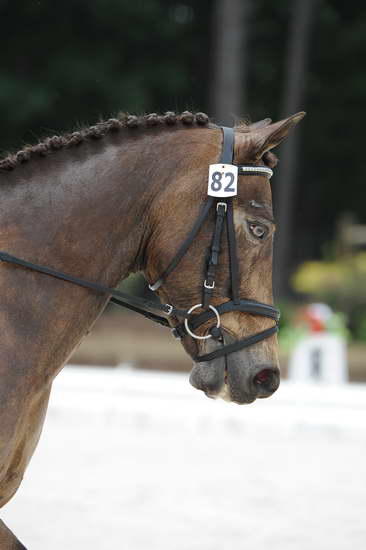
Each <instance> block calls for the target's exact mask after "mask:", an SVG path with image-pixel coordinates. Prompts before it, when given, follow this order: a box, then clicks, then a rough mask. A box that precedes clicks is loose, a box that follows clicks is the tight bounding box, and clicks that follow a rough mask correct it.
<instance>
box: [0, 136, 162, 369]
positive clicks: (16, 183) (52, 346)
mask: <svg viewBox="0 0 366 550" xmlns="http://www.w3.org/2000/svg"><path fill="white" fill-rule="evenodd" d="M151 138H152V136H151V134H150V135H148V134H146V135H142V136H141V135H140V136H136V137H133V138H132V139H131V138H130V139H127V140H126V139H125V140H124V139H123V135H122V136H120V137H119V138H115V139H112V138H111V139H107V140H105V142H104V143H103V144H102V143H100V142H98V143H95V144H93V143H91V144H88V145H83V146H80V147H79V148H78V149H77V150H65V151H58V152H57V153H55V154H54V155H50V156H49V157H48V158H46V159H40V160H39V161H33V163H32V162H31V163H30V164H29V166H27V167H26V166H24V167H19V168H17V169H16V170H15V171H14V173H12V174H10V175H9V176H7V177H6V178H4V182H3V183H2V201H1V205H0V249H1V250H6V251H8V252H9V253H10V254H13V255H16V256H20V257H22V258H24V259H27V260H29V261H31V262H34V263H40V264H43V265H47V266H49V267H52V268H54V269H58V270H60V271H64V272H66V273H70V274H73V275H75V276H78V277H82V278H87V279H89V280H93V281H97V282H99V283H102V284H104V285H107V286H114V285H116V284H117V283H118V281H119V280H120V279H121V278H123V277H125V276H126V275H127V274H128V272H129V271H131V270H134V269H136V268H138V267H139V264H140V262H141V258H142V257H143V251H144V246H145V243H146V240H147V238H148V218H149V209H150V207H151V205H152V204H153V202H154V197H155V196H156V195H157V194H158V192H159V186H162V185H164V178H163V177H160V179H159V174H160V169H159V163H158V162H157V160H156V159H157V158H158V157H159V151H160V150H161V151H163V150H164V151H165V152H166V153H167V151H168V149H169V133H165V132H164V133H163V132H162V133H161V134H157V135H156V136H154V138H153V145H152V139H151ZM152 155H153V156H152ZM161 156H162V157H163V156H164V155H163V154H162V155H161ZM161 173H162V172H161ZM167 174H168V175H169V177H171V173H170V171H168V172H167ZM160 175H161V174H160ZM0 294H1V295H2V297H4V296H5V299H3V305H4V307H3V308H2V311H3V313H2V314H1V313H0V325H1V321H3V323H4V324H5V325H6V326H5V334H14V333H15V334H16V338H12V340H11V342H10V337H9V338H8V341H7V344H6V345H8V346H9V349H8V353H9V357H10V356H11V357H12V358H13V359H14V355H13V354H14V352H15V348H16V353H17V354H18V350H20V349H21V348H20V347H19V344H21V343H22V342H23V341H27V346H28V347H27V353H26V356H23V355H22V353H20V351H19V353H20V355H21V357H23V359H24V360H25V361H28V364H29V357H30V356H32V355H31V354H32V347H33V348H37V346H38V348H37V349H40V347H39V346H40V345H41V342H47V345H48V350H47V353H45V349H44V347H43V348H42V352H43V356H42V357H43V360H42V362H43V366H41V365H38V367H39V368H41V369H42V370H43V374H44V368H45V367H46V368H47V369H48V370H49V372H50V374H51V376H52V375H53V374H54V373H55V372H56V371H57V370H58V368H60V366H61V365H62V364H63V363H64V362H65V360H66V359H67V357H68V356H69V355H70V353H71V352H72V350H73V349H74V347H75V346H76V345H77V344H78V343H79V341H80V340H81V338H82V337H83V336H84V335H85V334H86V333H87V331H88V330H89V328H90V326H91V324H92V323H93V322H94V320H95V319H96V318H97V316H98V315H99V313H100V312H101V311H102V309H103V307H104V306H105V304H106V302H107V298H106V297H105V296H100V295H98V294H93V293H92V292H90V291H88V290H85V289H83V288H80V287H78V286H75V285H72V284H69V283H64V282H61V281H58V280H55V279H53V278H51V277H47V276H46V275H40V274H36V273H31V272H29V271H27V270H25V269H22V268H16V267H14V266H12V265H5V264H1V265H0ZM20 296H21V300H20V302H19V301H18V300H19V297H20ZM1 316H3V319H1ZM19 318H22V321H23V323H22V326H21V327H19ZM60 339H61V343H60ZM5 347H6V346H5ZM41 347H42V346H41ZM6 356H7V352H6V349H5V351H4V353H3V360H4V361H6ZM21 357H20V358H19V360H20V361H22V359H21ZM1 362H2V361H0V363H1ZM0 367H1V364H0ZM32 367H34V365H32ZM29 368H30V367H29Z"/></svg>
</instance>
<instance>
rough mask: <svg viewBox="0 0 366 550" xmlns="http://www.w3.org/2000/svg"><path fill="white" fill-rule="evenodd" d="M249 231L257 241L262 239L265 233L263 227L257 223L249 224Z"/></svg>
mask: <svg viewBox="0 0 366 550" xmlns="http://www.w3.org/2000/svg"><path fill="white" fill-rule="evenodd" d="M249 229H250V231H251V232H252V233H253V235H254V237H257V239H263V237H264V236H265V234H266V232H267V231H266V228H265V227H263V225H259V224H257V223H251V224H249Z"/></svg>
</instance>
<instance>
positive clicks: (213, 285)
mask: <svg viewBox="0 0 366 550" xmlns="http://www.w3.org/2000/svg"><path fill="white" fill-rule="evenodd" d="M203 286H204V287H205V288H207V289H208V290H212V289H213V288H215V281H212V284H211V285H209V284H207V279H205V282H204V283H203Z"/></svg>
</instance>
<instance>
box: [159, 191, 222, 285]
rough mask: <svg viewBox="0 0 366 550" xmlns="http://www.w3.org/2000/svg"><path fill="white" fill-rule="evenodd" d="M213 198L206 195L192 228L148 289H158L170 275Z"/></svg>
mask: <svg viewBox="0 0 366 550" xmlns="http://www.w3.org/2000/svg"><path fill="white" fill-rule="evenodd" d="M214 200H215V198H214V197H208V199H207V201H206V202H205V204H204V205H203V208H202V210H201V213H200V214H199V216H198V218H197V219H196V221H195V222H194V225H193V227H192V229H191V230H190V232H189V233H188V235H187V237H186V239H185V240H184V241H183V244H182V245H181V246H180V248H179V249H178V252H177V253H176V255H175V256H174V258H173V259H172V261H171V262H170V264H169V265H168V267H167V268H166V269H165V271H163V273H162V274H161V275H160V277H159V278H158V280H157V281H156V283H154V284H152V285H149V288H150V290H158V288H160V287H161V285H162V284H163V282H164V280H165V279H166V278H167V277H168V275H170V273H171V272H172V271H174V269H175V268H176V267H177V265H178V264H179V262H180V261H181V259H182V258H183V256H184V255H185V253H186V252H187V250H188V249H189V247H190V246H191V244H192V242H193V240H194V238H195V237H196V235H197V233H198V232H199V230H200V229H201V226H202V224H203V222H204V221H205V219H206V218H207V215H208V213H209V211H210V208H211V206H212V205H213V202H214Z"/></svg>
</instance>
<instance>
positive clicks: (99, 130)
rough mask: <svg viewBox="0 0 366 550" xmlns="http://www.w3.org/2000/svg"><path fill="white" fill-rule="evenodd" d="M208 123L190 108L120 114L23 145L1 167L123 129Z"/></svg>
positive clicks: (203, 116)
mask: <svg viewBox="0 0 366 550" xmlns="http://www.w3.org/2000/svg"><path fill="white" fill-rule="evenodd" d="M209 122H210V119H209V117H208V116H207V115H206V114H205V113H191V112H189V111H184V112H183V113H181V114H175V113H174V112H172V111H167V112H166V113H165V114H163V115H158V114H157V113H150V114H149V115H144V116H135V115H128V114H125V113H122V114H120V115H119V116H118V118H110V119H109V120H106V121H101V122H98V123H97V124H95V125H94V126H90V127H89V128H85V129H82V130H79V131H77V132H72V133H69V134H64V135H63V136H53V137H49V138H47V139H45V140H44V141H42V142H40V143H38V144H36V145H29V146H27V147H24V148H23V149H21V150H20V151H18V152H17V153H14V154H10V155H8V156H7V157H6V158H4V159H2V160H0V170H6V171H11V170H14V168H16V167H17V166H19V165H20V164H24V163H25V162H28V161H29V160H31V159H32V158H35V157H45V156H47V155H49V154H50V153H52V151H57V150H58V149H66V148H70V147H75V146H76V145H80V144H81V143H83V142H88V141H92V140H97V139H101V138H103V136H105V135H106V134H109V133H112V132H118V131H119V130H121V129H123V128H151V127H156V126H164V125H166V126H174V125H176V124H183V125H185V126H193V125H198V126H207V125H208V124H209Z"/></svg>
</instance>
